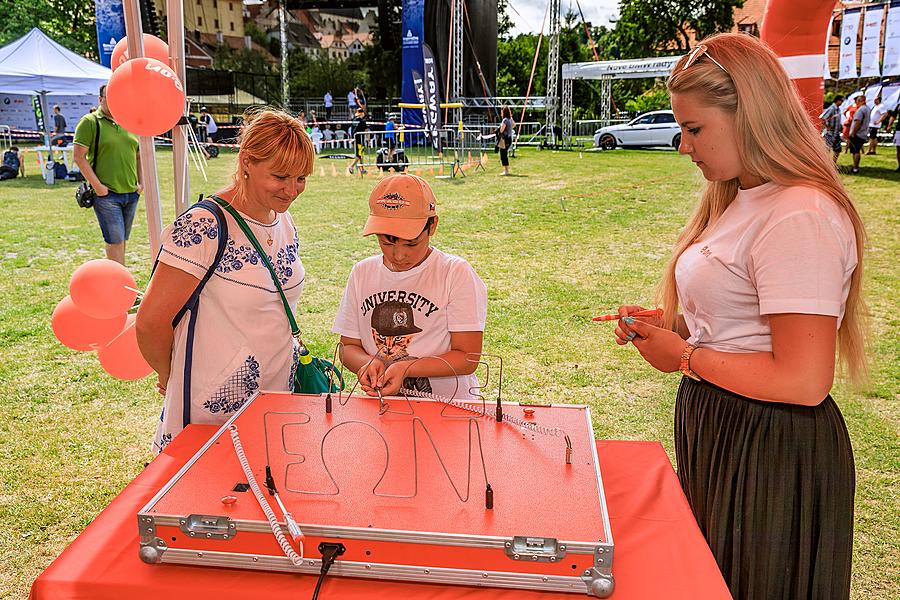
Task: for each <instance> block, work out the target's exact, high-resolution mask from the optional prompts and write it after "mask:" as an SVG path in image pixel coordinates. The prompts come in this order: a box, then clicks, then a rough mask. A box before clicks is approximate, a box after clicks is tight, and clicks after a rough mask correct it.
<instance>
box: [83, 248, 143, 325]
mask: <svg viewBox="0 0 900 600" xmlns="http://www.w3.org/2000/svg"><path fill="white" fill-rule="evenodd" d="M128 288H131V289H128ZM134 288H135V283H134V277H132V276H131V273H129V272H128V269H126V268H125V267H124V266H122V265H121V264H119V263H117V262H116V261H114V260H109V259H108V258H98V259H95V260H89V261H87V262H86V263H84V264H83V265H81V266H80V267H78V268H77V269H75V272H74V273H72V278H71V279H70V280H69V294H71V295H72V301H73V302H75V306H77V307H78V310H80V311H81V312H83V313H84V314H86V315H88V316H89V317H93V318H95V319H111V318H113V317H117V316H119V315H124V314H125V313H127V312H128V309H130V308H131V307H132V306H133V305H134V299H135V298H136V297H137V292H136V291H134Z"/></svg>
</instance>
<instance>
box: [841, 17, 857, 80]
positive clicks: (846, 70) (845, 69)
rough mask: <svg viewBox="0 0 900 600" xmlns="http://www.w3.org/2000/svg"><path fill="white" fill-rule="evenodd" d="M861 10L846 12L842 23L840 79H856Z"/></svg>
mask: <svg viewBox="0 0 900 600" xmlns="http://www.w3.org/2000/svg"><path fill="white" fill-rule="evenodd" d="M859 16H860V11H859V9H856V10H845V11H844V20H843V23H841V67H840V74H839V75H838V79H856V78H857V77H859V75H858V74H857V70H856V40H857V38H858V37H859Z"/></svg>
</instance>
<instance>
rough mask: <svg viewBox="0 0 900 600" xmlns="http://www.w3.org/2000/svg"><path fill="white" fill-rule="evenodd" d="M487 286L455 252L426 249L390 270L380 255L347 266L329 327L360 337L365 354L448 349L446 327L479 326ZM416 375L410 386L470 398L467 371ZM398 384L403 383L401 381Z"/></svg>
mask: <svg viewBox="0 0 900 600" xmlns="http://www.w3.org/2000/svg"><path fill="white" fill-rule="evenodd" d="M486 318H487V287H485V285H484V282H482V281H481V279H480V278H479V277H478V274H477V273H475V270H474V269H473V268H472V266H471V265H470V264H469V263H468V262H466V260H465V259H462V258H460V257H458V256H454V255H452V254H446V253H444V252H441V251H440V250H438V249H437V248H432V251H431V254H430V255H429V256H428V258H426V259H425V260H424V261H423V262H422V264H420V265H419V266H417V267H415V268H412V269H410V270H409V271H401V272H394V271H391V270H390V269H388V268H387V267H386V266H385V265H384V261H383V260H382V255H381V254H378V255H376V256H371V257H369V258H367V259H365V260H361V261H359V262H358V263H356V265H354V266H353V270H352V271H350V278H349V279H348V280H347V287H346V288H345V289H344V295H343V297H342V298H341V305H340V308H339V309H338V313H337V316H336V317H335V319H334V327H333V328H332V331H334V332H335V333H337V334H340V335H343V336H347V337H351V338H355V339H358V340H362V344H363V348H364V349H365V351H366V352H367V353H369V354H370V355H374V354H376V353H378V355H379V357H382V358H386V359H387V360H390V361H397V360H403V359H405V358H408V357H419V358H421V357H426V356H434V355H438V354H444V353H446V352H449V351H450V332H461V331H484V324H485V320H486ZM458 380H459V387H458V389H457V381H456V378H454V377H429V378H425V377H419V378H416V380H415V389H417V390H419V391H424V392H430V393H433V394H435V395H439V396H443V397H446V398H450V397H453V396H454V394H455V397H456V398H458V399H472V398H474V397H475V396H474V395H473V394H472V393H471V392H470V389H471V388H475V387H477V386H478V378H477V377H475V375H474V374H472V375H461V376H459V377H458ZM404 387H408V386H407V384H404Z"/></svg>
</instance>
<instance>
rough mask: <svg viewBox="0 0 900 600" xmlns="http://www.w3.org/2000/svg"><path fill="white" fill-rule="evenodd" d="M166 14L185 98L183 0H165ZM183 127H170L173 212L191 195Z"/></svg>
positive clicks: (171, 61)
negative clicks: (173, 196)
mask: <svg viewBox="0 0 900 600" xmlns="http://www.w3.org/2000/svg"><path fill="white" fill-rule="evenodd" d="M166 14H167V18H168V21H169V30H168V40H169V66H170V67H172V70H173V71H175V74H176V75H177V76H178V79H180V80H181V85H182V86H183V87H184V91H185V98H187V81H186V77H185V66H184V5H183V0H167V2H166ZM184 127H189V125H185V126H180V127H174V128H172V161H173V163H174V167H175V214H176V215H180V214H182V213H183V212H185V211H186V210H187V209H188V203H189V199H190V196H191V178H190V177H189V176H188V159H187V137H186V136H185V135H184Z"/></svg>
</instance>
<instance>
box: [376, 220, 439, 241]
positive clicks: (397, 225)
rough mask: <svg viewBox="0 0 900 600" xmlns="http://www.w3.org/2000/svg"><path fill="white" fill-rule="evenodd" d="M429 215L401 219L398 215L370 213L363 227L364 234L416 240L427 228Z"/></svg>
mask: <svg viewBox="0 0 900 600" xmlns="http://www.w3.org/2000/svg"><path fill="white" fill-rule="evenodd" d="M427 222H428V217H425V218H422V219H401V218H397V217H378V216H375V215H369V218H368V219H367V220H366V226H365V227H363V235H364V236H366V235H372V234H379V233H380V234H382V235H392V236H394V237H397V238H400V239H401V240H414V239H416V238H417V237H419V235H421V234H422V231H424V229H425V224H426V223H427Z"/></svg>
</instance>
